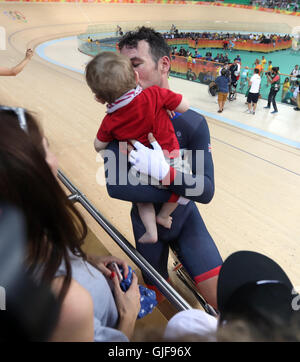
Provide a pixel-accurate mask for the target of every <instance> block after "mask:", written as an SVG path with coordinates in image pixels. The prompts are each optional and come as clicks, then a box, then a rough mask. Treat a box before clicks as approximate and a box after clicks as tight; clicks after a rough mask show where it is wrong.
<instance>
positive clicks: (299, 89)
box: [294, 75, 300, 111]
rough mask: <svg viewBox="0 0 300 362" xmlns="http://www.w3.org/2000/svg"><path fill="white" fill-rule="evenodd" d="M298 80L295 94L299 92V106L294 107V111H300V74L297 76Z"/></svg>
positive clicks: (297, 99)
mask: <svg viewBox="0 0 300 362" xmlns="http://www.w3.org/2000/svg"><path fill="white" fill-rule="evenodd" d="M297 78H298V80H296V83H295V86H296V89H295V91H294V94H295V95H296V94H297V98H296V102H297V107H294V111H300V75H298V76H297Z"/></svg>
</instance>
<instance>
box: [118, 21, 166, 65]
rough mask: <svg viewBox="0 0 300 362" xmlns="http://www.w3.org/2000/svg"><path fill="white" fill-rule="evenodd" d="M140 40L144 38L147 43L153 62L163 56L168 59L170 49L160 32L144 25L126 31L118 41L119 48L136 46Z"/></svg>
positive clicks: (156, 61)
mask: <svg viewBox="0 0 300 362" xmlns="http://www.w3.org/2000/svg"><path fill="white" fill-rule="evenodd" d="M141 40H145V41H146V42H147V43H148V44H149V48H150V53H151V56H152V59H153V61H154V62H155V64H157V63H158V61H159V59H160V58H162V57H164V56H167V57H168V58H169V59H170V53H171V49H170V47H169V46H168V44H167V43H166V41H165V39H164V37H163V36H162V34H160V33H159V32H157V31H155V30H154V29H152V28H147V27H145V26H142V27H139V28H137V30H134V31H129V32H127V33H126V34H125V35H124V36H123V37H122V38H121V40H120V42H119V49H120V50H121V49H122V48H123V47H124V46H126V47H129V48H137V46H138V42H139V41H141Z"/></svg>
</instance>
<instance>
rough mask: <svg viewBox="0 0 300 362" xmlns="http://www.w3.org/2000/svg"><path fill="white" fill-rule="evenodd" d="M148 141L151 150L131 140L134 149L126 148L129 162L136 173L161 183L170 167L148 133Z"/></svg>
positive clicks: (156, 143) (158, 146) (151, 135)
mask: <svg viewBox="0 0 300 362" xmlns="http://www.w3.org/2000/svg"><path fill="white" fill-rule="evenodd" d="M148 139H149V142H150V144H151V145H152V147H153V150H152V149H150V148H148V147H146V146H144V145H143V144H142V143H140V142H138V141H136V140H131V143H132V144H133V145H134V147H135V149H133V148H132V147H130V146H129V148H128V150H129V151H130V152H129V162H130V163H131V164H132V165H133V168H134V169H135V170H136V171H139V172H140V173H143V174H146V175H148V176H151V177H153V178H155V179H157V180H158V181H161V180H162V179H163V178H164V177H166V175H167V174H168V172H169V171H170V165H169V164H168V163H167V161H166V160H165V157H164V153H163V150H162V149H161V147H160V145H159V144H158V142H157V141H156V139H155V138H154V137H153V134H152V133H149V135H148Z"/></svg>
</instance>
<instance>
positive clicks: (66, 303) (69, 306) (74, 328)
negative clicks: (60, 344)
mask: <svg viewBox="0 0 300 362" xmlns="http://www.w3.org/2000/svg"><path fill="white" fill-rule="evenodd" d="M63 281H64V277H63V276H59V277H57V278H55V279H54V280H53V282H52V291H53V293H54V294H55V295H58V294H59V291H60V289H61V287H62V284H63ZM93 321H94V306H93V300H92V297H91V295H90V293H89V292H88V291H87V290H86V289H85V288H84V287H82V286H81V285H80V284H79V283H78V282H77V281H76V280H74V279H72V280H71V283H70V287H69V289H68V291H67V294H66V296H65V298H64V300H63V302H62V305H61V310H60V315H59V319H58V322H57V326H56V329H55V331H54V333H53V335H52V337H51V340H52V341H74V342H75V341H93V340H94V327H93Z"/></svg>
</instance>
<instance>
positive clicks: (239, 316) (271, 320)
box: [164, 251, 300, 342]
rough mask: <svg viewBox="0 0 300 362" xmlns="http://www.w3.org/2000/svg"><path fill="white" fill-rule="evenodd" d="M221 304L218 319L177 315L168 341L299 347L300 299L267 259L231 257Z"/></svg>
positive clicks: (191, 312)
mask: <svg viewBox="0 0 300 362" xmlns="http://www.w3.org/2000/svg"><path fill="white" fill-rule="evenodd" d="M217 298H218V309H219V312H220V315H219V317H218V319H217V318H215V317H213V316H210V315H208V314H206V313H205V312H204V311H202V310H195V309H194V310H188V311H183V312H180V313H177V314H175V316H174V317H172V318H171V319H170V321H169V322H168V324H167V328H166V330H165V334H164V337H165V339H166V340H182V339H184V340H186V341H187V340H192V341H196V340H197V338H198V339H200V340H201V338H202V339H203V340H204V339H205V338H206V340H209V341H228V342H229V341H230V342H234V341H257V342H258V341H260V342H262V341H269V342H271V341H273V342H275V341H300V333H299V332H300V324H299V323H300V317H299V314H300V304H299V302H300V295H299V294H298V293H297V292H296V291H295V290H294V288H293V285H292V283H291V281H290V280H289V278H288V276H287V275H286V273H285V272H284V271H283V270H282V268H281V267H280V266H279V265H278V264H277V263H276V262H275V261H273V260H272V259H270V258H268V257H267V256H265V255H262V254H259V253H256V252H252V251H238V252H235V253H233V254H231V255H230V256H229V257H228V258H227V259H226V260H225V261H224V263H223V265H222V267H221V270H220V275H219V281H218V294H217ZM237 327H239V329H237ZM233 332H235V333H233Z"/></svg>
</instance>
